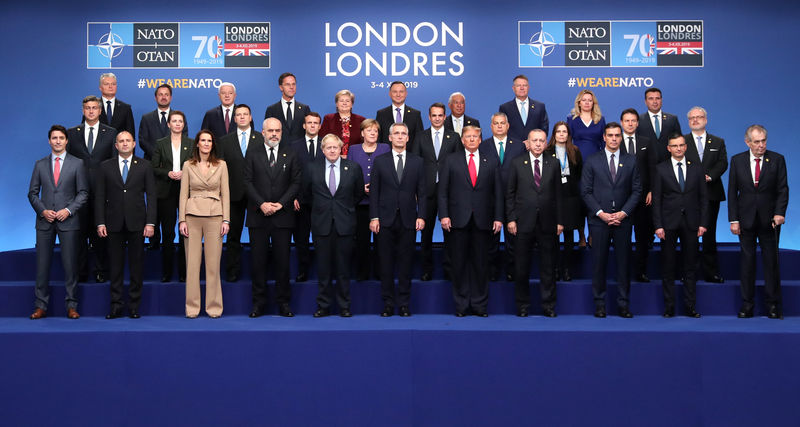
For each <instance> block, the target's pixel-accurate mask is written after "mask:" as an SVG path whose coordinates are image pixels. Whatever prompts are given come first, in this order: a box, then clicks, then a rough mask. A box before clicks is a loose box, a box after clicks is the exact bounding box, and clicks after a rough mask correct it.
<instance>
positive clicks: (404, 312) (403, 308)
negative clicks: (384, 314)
mask: <svg viewBox="0 0 800 427" xmlns="http://www.w3.org/2000/svg"><path fill="white" fill-rule="evenodd" d="M410 316H411V310H409V309H408V306H407V305H401V306H400V317H410Z"/></svg>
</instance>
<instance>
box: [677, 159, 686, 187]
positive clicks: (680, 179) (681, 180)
mask: <svg viewBox="0 0 800 427" xmlns="http://www.w3.org/2000/svg"><path fill="white" fill-rule="evenodd" d="M678 185H679V186H680V187H681V191H683V190H684V189H685V188H686V180H685V179H684V178H683V168H682V167H681V162H678Z"/></svg>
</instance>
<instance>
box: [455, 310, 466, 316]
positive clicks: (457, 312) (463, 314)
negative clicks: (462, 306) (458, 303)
mask: <svg viewBox="0 0 800 427" xmlns="http://www.w3.org/2000/svg"><path fill="white" fill-rule="evenodd" d="M464 316H466V314H465V313H464V312H463V311H456V317H464Z"/></svg>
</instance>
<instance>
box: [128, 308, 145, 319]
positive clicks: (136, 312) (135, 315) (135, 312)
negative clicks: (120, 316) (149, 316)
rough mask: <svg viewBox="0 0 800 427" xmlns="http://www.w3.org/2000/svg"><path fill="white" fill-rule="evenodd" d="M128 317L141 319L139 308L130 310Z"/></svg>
mask: <svg viewBox="0 0 800 427" xmlns="http://www.w3.org/2000/svg"><path fill="white" fill-rule="evenodd" d="M128 317H130V318H131V319H139V318H141V317H142V316H141V315H139V310H130V312H129V313H128Z"/></svg>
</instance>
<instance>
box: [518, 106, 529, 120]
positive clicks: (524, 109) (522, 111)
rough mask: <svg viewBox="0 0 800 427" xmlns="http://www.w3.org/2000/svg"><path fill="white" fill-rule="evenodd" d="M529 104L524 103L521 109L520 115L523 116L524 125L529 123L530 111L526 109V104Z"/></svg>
mask: <svg viewBox="0 0 800 427" xmlns="http://www.w3.org/2000/svg"><path fill="white" fill-rule="evenodd" d="M527 103H528V101H522V104H521V105H520V107H519V115H520V116H522V124H523V125H524V124H525V123H527V122H528V109H527V108H525V104H527Z"/></svg>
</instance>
